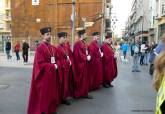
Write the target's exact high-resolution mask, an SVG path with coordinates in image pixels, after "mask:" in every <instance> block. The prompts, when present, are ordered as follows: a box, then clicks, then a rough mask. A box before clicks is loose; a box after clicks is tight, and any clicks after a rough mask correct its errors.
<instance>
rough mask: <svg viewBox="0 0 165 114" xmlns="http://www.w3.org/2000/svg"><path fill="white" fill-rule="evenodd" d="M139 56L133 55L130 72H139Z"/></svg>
mask: <svg viewBox="0 0 165 114" xmlns="http://www.w3.org/2000/svg"><path fill="white" fill-rule="evenodd" d="M139 58H140V56H139V54H136V53H135V54H134V55H133V66H132V70H133V71H139Z"/></svg>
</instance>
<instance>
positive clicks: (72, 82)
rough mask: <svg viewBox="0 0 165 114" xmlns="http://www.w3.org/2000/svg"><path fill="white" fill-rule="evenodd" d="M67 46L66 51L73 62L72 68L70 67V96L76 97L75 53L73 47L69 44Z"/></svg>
mask: <svg viewBox="0 0 165 114" xmlns="http://www.w3.org/2000/svg"><path fill="white" fill-rule="evenodd" d="M65 46H66V49H67V51H68V55H69V58H70V61H71V64H72V65H71V66H70V69H69V82H70V83H69V89H70V96H74V73H73V72H74V64H73V63H74V62H73V52H72V50H71V46H70V44H69V42H66V44H65Z"/></svg>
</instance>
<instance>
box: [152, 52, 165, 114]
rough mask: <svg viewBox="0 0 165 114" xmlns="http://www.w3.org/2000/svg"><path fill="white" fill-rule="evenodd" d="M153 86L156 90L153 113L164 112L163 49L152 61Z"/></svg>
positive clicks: (164, 66)
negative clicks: (153, 69)
mask: <svg viewBox="0 0 165 114" xmlns="http://www.w3.org/2000/svg"><path fill="white" fill-rule="evenodd" d="M154 68H155V71H154V78H153V86H154V88H155V90H156V91H157V99H156V111H155V114H165V97H164V96H165V71H164V69H165V50H163V51H162V52H161V53H160V54H159V55H158V56H157V57H156V60H155V62H154Z"/></svg>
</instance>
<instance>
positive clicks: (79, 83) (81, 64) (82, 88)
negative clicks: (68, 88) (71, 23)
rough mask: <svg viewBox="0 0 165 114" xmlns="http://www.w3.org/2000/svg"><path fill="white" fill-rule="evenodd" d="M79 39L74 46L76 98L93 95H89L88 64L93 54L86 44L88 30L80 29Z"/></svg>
mask: <svg viewBox="0 0 165 114" xmlns="http://www.w3.org/2000/svg"><path fill="white" fill-rule="evenodd" d="M78 36H79V40H78V41H77V42H76V43H75V45H74V48H73V58H74V70H75V72H74V97H75V98H82V97H83V98H88V99H92V98H93V97H92V96H90V95H88V89H89V86H88V84H89V78H88V75H87V74H88V73H87V64H88V62H89V61H90V60H91V56H90V55H89V53H88V50H87V44H86V39H87V36H86V31H85V30H80V31H78Z"/></svg>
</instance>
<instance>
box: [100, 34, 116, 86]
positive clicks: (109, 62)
mask: <svg viewBox="0 0 165 114" xmlns="http://www.w3.org/2000/svg"><path fill="white" fill-rule="evenodd" d="M111 44H112V38H111V37H106V38H105V41H104V43H103V45H102V47H101V50H102V52H103V54H104V55H103V58H102V63H103V87H105V88H109V87H113V85H112V81H113V80H114V79H115V78H116V77H117V65H116V60H115V57H114V51H113V49H112V46H111Z"/></svg>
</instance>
